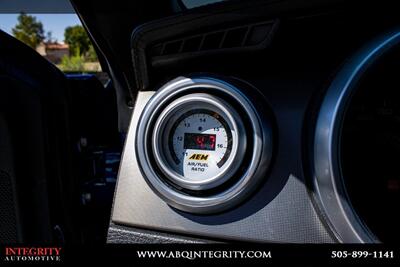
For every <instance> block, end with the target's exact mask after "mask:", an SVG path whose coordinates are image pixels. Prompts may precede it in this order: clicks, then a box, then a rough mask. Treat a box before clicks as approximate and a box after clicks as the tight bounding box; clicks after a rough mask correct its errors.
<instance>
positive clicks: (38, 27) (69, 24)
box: [0, 13, 102, 73]
mask: <svg viewBox="0 0 400 267" xmlns="http://www.w3.org/2000/svg"><path fill="white" fill-rule="evenodd" d="M0 29H1V30H3V31H5V32H7V33H8V34H10V35H13V36H14V37H15V38H17V39H19V40H20V41H22V42H24V43H25V44H27V45H29V46H30V47H32V48H33V49H35V50H36V52H37V53H39V54H40V55H42V56H43V57H44V58H46V59H47V60H48V61H50V62H51V63H53V64H54V65H55V66H57V67H58V68H59V69H60V70H62V71H63V72H65V73H98V72H101V71H102V69H101V65H100V63H99V60H98V57H97V54H96V51H95V49H94V47H93V44H92V43H91V41H90V39H89V36H88V34H87V33H86V31H85V29H84V28H83V26H82V24H81V22H80V20H79V18H78V16H77V15H76V14H74V13H68V14H63V13H58V14H36V13H35V14H29V13H19V14H0Z"/></svg>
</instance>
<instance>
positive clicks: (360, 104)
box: [78, 1, 400, 243]
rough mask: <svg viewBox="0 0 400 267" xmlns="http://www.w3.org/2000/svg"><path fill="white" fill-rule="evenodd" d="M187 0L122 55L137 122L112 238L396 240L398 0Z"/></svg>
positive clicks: (130, 131)
mask: <svg viewBox="0 0 400 267" xmlns="http://www.w3.org/2000/svg"><path fill="white" fill-rule="evenodd" d="M172 2H173V3H172V4H171V7H170V10H168V12H166V13H168V14H163V15H161V14H160V13H157V14H156V15H157V16H158V17H157V18H155V17H151V18H150V17H147V18H146V19H143V21H141V22H140V23H138V25H136V26H135V27H131V28H130V29H129V31H128V30H126V39H125V41H127V40H128V39H129V41H130V46H129V48H126V50H123V49H122V48H121V50H120V51H121V55H122V54H124V60H127V59H126V58H129V61H128V63H126V66H125V68H123V69H124V71H125V74H126V76H125V77H126V78H127V88H128V90H125V92H124V95H125V96H127V98H130V100H129V101H126V103H129V104H128V105H127V106H128V109H130V112H131V117H130V116H126V115H121V114H122V113H123V109H121V108H120V110H119V111H120V116H121V117H124V118H129V119H125V122H124V123H122V124H121V125H125V126H126V129H125V130H126V132H127V135H126V141H125V147H124V152H123V155H122V159H121V165H120V169H119V174H118V180H117V185H116V190H115V194H114V202H113V208H112V215H111V222H110V227H109V230H108V242H109V243H160V242H161V243H163V242H173V243H176V242H178V243H180V242H201V243H203V242H221V241H222V242H238V241H245V242H274V243H275V242H280V243H379V242H385V243H391V242H396V241H397V240H398V237H399V232H398V229H397V225H398V223H399V221H398V219H397V217H396V210H398V203H399V175H398V173H397V171H396V170H397V168H396V162H397V161H398V152H399V146H398V141H399V137H400V136H399V134H400V133H399V130H398V128H399V127H398V123H399V113H398V112H399V110H398V107H399V101H398V93H397V90H396V85H397V84H398V82H397V79H396V77H397V75H396V71H397V69H398V62H399V61H398V59H399V58H398V55H399V54H398V51H399V50H398V48H399V45H400V44H399V43H400V34H399V28H398V26H399V21H398V19H397V16H396V14H395V13H394V11H393V9H391V8H390V6H385V5H384V4H382V5H380V6H379V7H376V6H372V5H371V6H370V5H367V4H366V5H364V6H363V10H364V12H359V11H360V5H359V4H357V3H353V2H352V3H351V4H350V3H344V2H345V1H322V2H321V3H319V4H315V3H312V1H309V2H307V3H305V2H303V1H217V2H218V3H215V4H208V5H204V6H200V7H197V6H196V7H194V6H193V8H192V7H189V6H186V9H185V5H186V4H184V3H185V2H186V3H187V5H190V2H191V1H179V2H180V4H177V1H172ZM206 2H207V1H206ZM214 2H215V1H214ZM182 5H183V6H182ZM142 8H143V9H142V11H143V10H146V8H144V7H142ZM78 9H79V5H78ZM361 13H362V14H361ZM110 16H111V15H110ZM383 18H384V19H383ZM88 28H89V30H90V25H88ZM128 32H129V33H128ZM94 34H96V33H95V32H94ZM103 34H105V35H107V34H110V36H111V35H112V33H111V32H104V33H103ZM109 40H112V38H109ZM110 42H111V41H110ZM100 46H101V44H100ZM121 62H122V61H121ZM124 62H125V61H124ZM123 65H124V64H121V65H120V66H123ZM114 78H115V79H116V80H118V77H114ZM120 80H121V81H122V80H123V79H120ZM122 83H123V82H121V84H122ZM121 94H122V93H121Z"/></svg>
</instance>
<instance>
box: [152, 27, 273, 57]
mask: <svg viewBox="0 0 400 267" xmlns="http://www.w3.org/2000/svg"><path fill="white" fill-rule="evenodd" d="M273 26H274V23H273V22H263V23H257V24H249V25H244V26H240V27H232V28H226V29H223V30H217V31H209V32H203V33H200V34H195V35H188V36H185V37H184V38H179V39H174V40H168V41H166V42H163V43H158V44H155V45H153V46H152V47H151V48H150V55H151V56H152V57H153V58H157V57H164V56H173V55H178V54H182V53H207V52H215V51H222V50H227V51H232V50H243V49H257V48H261V47H265V45H266V44H267V43H268V42H269V39H270V38H269V36H270V34H271V32H272V30H273Z"/></svg>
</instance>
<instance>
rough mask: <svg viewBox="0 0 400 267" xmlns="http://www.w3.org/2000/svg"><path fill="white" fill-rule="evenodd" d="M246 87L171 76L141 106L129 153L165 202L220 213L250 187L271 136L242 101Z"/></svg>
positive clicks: (263, 167) (264, 164)
mask: <svg viewBox="0 0 400 267" xmlns="http://www.w3.org/2000/svg"><path fill="white" fill-rule="evenodd" d="M243 86H244V87H249V86H248V85H243ZM252 89H253V91H252V93H248V92H249V90H246V91H245V90H240V89H238V87H237V86H235V85H233V84H232V83H228V82H226V81H223V80H221V79H216V78H211V77H192V78H178V79H175V80H173V81H172V82H170V83H168V84H166V85H165V86H163V87H162V88H161V89H160V90H159V91H158V92H157V93H156V94H155V95H154V96H153V97H152V98H151V99H150V101H149V102H148V103H147V105H146V107H145V109H144V110H143V113H142V115H141V118H140V121H139V125H138V128H137V133H136V152H137V155H138V161H139V166H140V168H141V171H142V173H143V176H144V177H145V178H146V180H147V182H148V184H149V185H150V186H151V188H152V189H153V190H154V192H155V193H156V194H157V195H159V196H160V197H161V198H162V199H164V200H165V201H166V202H167V203H168V204H170V205H171V206H173V207H175V208H177V209H181V210H183V211H188V212H193V213H214V212H220V211H223V210H225V209H228V208H230V207H233V206H234V205H236V204H238V203H239V202H240V201H242V200H243V199H244V198H246V197H247V196H248V195H249V194H250V193H251V192H252V191H254V189H255V188H257V185H258V184H259V183H260V182H261V180H262V179H263V177H265V173H266V171H267V169H268V166H269V164H270V160H271V156H272V131H271V126H270V124H269V122H268V120H267V119H266V118H265V112H263V111H262V110H260V109H257V108H256V107H255V106H254V105H253V104H252V101H251V100H250V98H251V97H254V94H255V90H254V88H252ZM250 91H251V90H250ZM258 101H259V99H258Z"/></svg>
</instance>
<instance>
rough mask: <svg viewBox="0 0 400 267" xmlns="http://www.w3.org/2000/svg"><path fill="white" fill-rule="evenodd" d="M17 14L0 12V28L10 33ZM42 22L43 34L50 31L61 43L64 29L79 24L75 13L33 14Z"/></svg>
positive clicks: (15, 22)
mask: <svg viewBox="0 0 400 267" xmlns="http://www.w3.org/2000/svg"><path fill="white" fill-rule="evenodd" d="M18 15H19V14H0V29H1V30H3V31H5V32H7V33H9V34H12V28H13V27H14V26H15V24H17V17H18ZM33 16H35V17H36V18H37V20H39V21H40V22H42V24H43V28H44V32H45V36H46V35H47V32H48V31H51V33H52V37H53V39H56V40H57V41H58V42H60V43H62V42H63V41H64V29H65V28H66V27H68V26H74V25H81V22H80V20H79V18H78V16H77V15H76V14H33Z"/></svg>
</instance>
